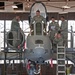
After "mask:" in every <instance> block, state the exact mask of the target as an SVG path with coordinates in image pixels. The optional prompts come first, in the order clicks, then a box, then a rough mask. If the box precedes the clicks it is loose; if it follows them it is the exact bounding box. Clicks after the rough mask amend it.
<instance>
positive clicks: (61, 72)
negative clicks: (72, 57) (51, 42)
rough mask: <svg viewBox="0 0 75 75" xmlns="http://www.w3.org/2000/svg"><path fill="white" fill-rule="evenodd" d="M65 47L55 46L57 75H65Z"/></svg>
mask: <svg viewBox="0 0 75 75" xmlns="http://www.w3.org/2000/svg"><path fill="white" fill-rule="evenodd" d="M65 52H66V51H65V46H59V45H57V72H56V73H57V75H66V65H65V59H66V57H65Z"/></svg>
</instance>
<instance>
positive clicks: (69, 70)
mask: <svg viewBox="0 0 75 75" xmlns="http://www.w3.org/2000/svg"><path fill="white" fill-rule="evenodd" d="M71 68H72V65H67V67H66V74H67V75H70V73H71Z"/></svg>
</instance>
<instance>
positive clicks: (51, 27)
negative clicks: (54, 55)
mask: <svg viewBox="0 0 75 75" xmlns="http://www.w3.org/2000/svg"><path fill="white" fill-rule="evenodd" d="M51 20H52V22H51V23H49V27H48V29H49V30H48V32H49V34H50V36H49V37H50V40H51V43H52V48H53V40H54V36H55V33H57V32H58V30H59V24H58V22H55V18H54V17H51Z"/></svg>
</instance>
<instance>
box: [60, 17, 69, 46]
mask: <svg viewBox="0 0 75 75" xmlns="http://www.w3.org/2000/svg"><path fill="white" fill-rule="evenodd" d="M61 21H62V22H61V27H60V31H61V34H62V37H63V39H64V45H65V46H67V36H68V22H67V21H65V18H64V16H61Z"/></svg>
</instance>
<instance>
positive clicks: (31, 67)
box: [26, 59, 35, 75]
mask: <svg viewBox="0 0 75 75" xmlns="http://www.w3.org/2000/svg"><path fill="white" fill-rule="evenodd" d="M26 68H27V73H28V75H34V69H35V67H34V63H33V61H31V60H30V59H29V60H28V64H27V67H26Z"/></svg>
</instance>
